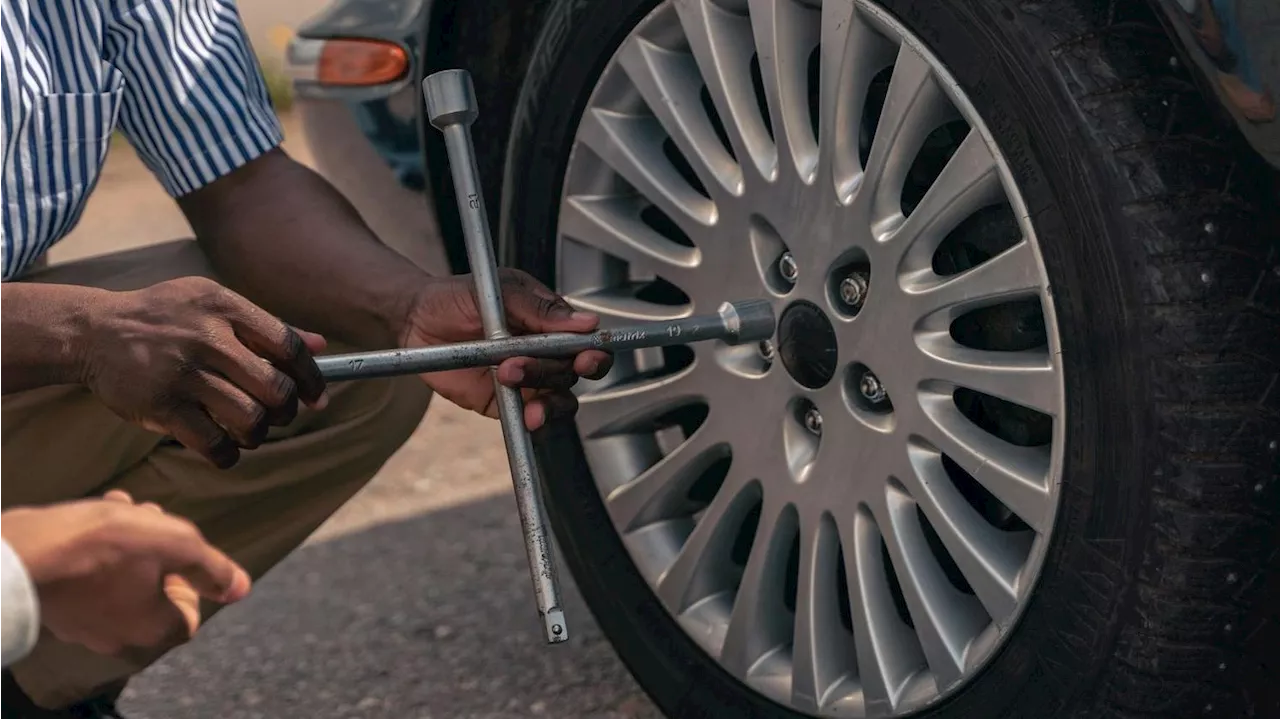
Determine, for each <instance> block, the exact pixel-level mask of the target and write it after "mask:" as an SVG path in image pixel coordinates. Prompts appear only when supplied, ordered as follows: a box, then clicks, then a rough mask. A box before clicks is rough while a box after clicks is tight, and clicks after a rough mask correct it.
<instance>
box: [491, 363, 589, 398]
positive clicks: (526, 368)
mask: <svg viewBox="0 0 1280 719" xmlns="http://www.w3.org/2000/svg"><path fill="white" fill-rule="evenodd" d="M498 381H499V382H501V383H502V384H504V385H506V386H508V387H522V388H530V389H550V390H567V389H569V388H570V387H572V386H573V385H574V384H575V383H577V381H578V376H577V375H576V374H574V373H573V362H572V361H571V360H562V359H542V360H539V359H534V358H532V357H512V358H511V359H508V360H505V361H503V363H502V364H500V365H498Z"/></svg>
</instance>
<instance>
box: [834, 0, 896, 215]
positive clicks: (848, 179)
mask: <svg viewBox="0 0 1280 719" xmlns="http://www.w3.org/2000/svg"><path fill="white" fill-rule="evenodd" d="M821 48H822V49H821V50H820V52H821V63H822V69H821V72H820V73H819V78H820V79H819V85H820V88H821V90H820V92H819V96H818V98H819V99H818V102H819V113H818V114H819V118H820V119H819V121H818V137H819V139H818V147H819V148H820V151H821V153H823V155H824V156H826V157H827V158H829V161H830V163H831V165H830V166H831V171H832V179H833V181H834V184H835V190H836V194H837V196H838V197H840V198H841V199H845V198H847V197H848V195H849V194H850V193H851V192H852V191H853V189H854V182H855V180H856V179H857V178H858V176H859V175H860V173H861V172H862V160H861V158H860V157H859V155H858V133H859V132H860V131H861V129H862V115H863V108H864V107H865V106H866V101H867V90H868V88H869V87H870V86H871V81H872V80H873V79H875V76H876V74H877V73H879V72H880V71H881V70H883V69H884V68H886V67H888V66H889V65H890V64H892V63H893V59H894V56H895V55H896V54H897V48H896V47H895V46H894V45H893V43H891V42H889V41H888V40H887V39H886V38H885V37H884V36H882V35H880V34H879V33H877V32H875V31H874V30H873V29H872V28H871V26H870V25H868V24H867V22H866V21H865V20H863V18H862V15H861V14H860V13H858V12H857V6H856V3H855V2H854V0H825V1H824V2H823V3H822V45H821Z"/></svg>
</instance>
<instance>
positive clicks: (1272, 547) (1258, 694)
mask: <svg viewBox="0 0 1280 719" xmlns="http://www.w3.org/2000/svg"><path fill="white" fill-rule="evenodd" d="M655 4H656V3H655V2H653V0H613V1H611V2H585V1H581V0H577V1H570V0H564V1H561V2H557V3H555V4H554V5H553V7H552V8H551V9H550V10H549V13H548V17H547V20H546V24H545V26H544V29H543V32H542V35H541V38H540V40H539V42H538V45H537V46H536V49H535V52H534V56H533V60H532V63H531V66H530V69H529V72H528V75H527V76H526V78H525V81H524V85H523V88H522V90H521V95H520V97H519V100H518V102H517V106H516V111H515V115H514V120H513V121H514V125H513V131H512V137H511V142H510V148H509V154H508V158H507V163H506V176H505V180H504V188H503V202H504V206H503V212H502V225H501V233H500V243H501V247H500V249H501V251H502V253H503V256H504V259H505V260H506V262H508V263H509V264H513V265H515V266H517V267H520V268H522V269H524V270H526V271H529V272H531V273H532V274H534V275H535V276H537V277H539V278H540V279H542V280H543V281H545V282H548V283H549V284H551V285H553V286H555V285H556V284H557V277H556V271H557V269H556V267H557V263H556V233H557V211H558V204H559V201H560V188H561V185H562V181H563V179H564V173H565V169H566V166H567V162H568V157H567V156H568V154H569V148H570V146H571V145H572V142H573V137H574V131H575V128H576V126H577V122H578V120H579V116H580V114H581V112H582V110H583V107H584V106H585V103H586V102H587V98H588V95H589V94H590V92H591V90H592V88H593V86H594V83H595V81H596V78H597V77H598V75H599V73H600V72H601V70H602V68H603V67H604V66H605V64H606V63H607V62H608V60H609V58H610V57H611V55H612V53H613V52H614V50H615V49H616V48H617V47H618V45H619V43H620V42H621V41H622V40H623V38H624V37H625V36H626V34H627V33H628V32H629V31H630V29H631V28H633V27H634V26H635V25H636V23H638V22H639V21H640V20H641V18H643V17H644V16H645V15H646V14H647V13H648V12H649V10H651V9H652V8H653V7H654V5H655ZM880 4H881V5H882V6H883V7H884V8H885V9H887V10H888V11H889V12H890V13H891V14H892V15H894V16H895V17H896V18H898V19H899V20H900V21H901V22H902V23H903V24H905V25H906V26H907V27H908V28H909V29H910V30H911V31H913V32H914V33H915V34H916V35H917V36H918V37H920V38H921V39H922V40H923V42H924V43H925V44H926V45H927V46H928V48H929V49H930V50H931V51H932V52H933V53H934V54H935V55H936V56H937V57H938V58H940V59H941V60H942V62H943V63H944V64H946V65H947V66H948V67H949V68H950V69H951V72H952V73H953V74H954V75H955V78H956V80H957V81H958V83H959V85H960V87H961V88H962V89H963V91H964V92H965V93H966V94H967V95H968V97H969V99H970V100H971V101H972V103H973V104H974V106H975V107H976V109H977V110H978V112H979V114H980V115H981V116H982V117H983V118H984V119H985V120H986V122H987V123H988V125H989V128H990V130H991V132H992V134H993V135H994V137H995V140H996V142H997V144H998V145H999V147H1000V149H1001V150H1002V152H1003V153H1004V154H1005V156H1006V157H1007V158H1009V160H1010V164H1011V170H1012V173H1013V176H1014V178H1015V180H1016V183H1017V185H1018V186H1019V188H1020V190H1021V192H1022V193H1023V197H1024V198H1025V200H1026V203H1027V206H1028V208H1029V209H1030V212H1031V216H1032V224H1033V225H1034V227H1035V230H1036V234H1037V236H1038V237H1039V241H1040V245H1041V248H1042V252H1043V256H1044V263H1045V267H1046V270H1047V272H1048V275H1049V279H1050V283H1051V286H1052V288H1053V289H1052V295H1053V302H1054V305H1055V307H1056V312H1057V318H1058V324H1059V332H1060V335H1061V343H1062V348H1063V364H1064V373H1065V385H1066V387H1067V402H1068V410H1067V414H1066V416H1067V426H1066V432H1065V438H1066V439H1065V441H1066V456H1065V465H1064V470H1063V475H1062V477H1063V479H1062V484H1063V491H1062V495H1061V503H1060V508H1059V510H1058V512H1059V513H1058V517H1057V521H1056V528H1055V530H1054V533H1053V538H1052V542H1051V544H1050V547H1049V549H1048V554H1047V557H1046V559H1045V564H1044V570H1043V574H1042V575H1041V577H1040V580H1039V583H1038V585H1037V589H1036V590H1035V593H1034V595H1033V596H1032V598H1031V600H1030V604H1029V606H1028V607H1027V609H1026V611H1025V613H1024V614H1023V616H1022V618H1021V620H1020V622H1019V624H1018V625H1017V627H1016V629H1015V631H1014V633H1013V636H1012V638H1011V639H1010V640H1009V641H1008V643H1007V644H1006V645H1005V647H1004V649H1003V650H1002V651H1000V652H999V653H998V655H997V656H996V657H995V658H994V659H993V660H992V661H991V662H990V663H989V664H988V665H987V666H986V668H985V669H984V670H983V671H982V673H981V674H980V675H979V676H978V677H976V678H975V679H974V680H973V681H971V682H969V683H968V684H967V685H966V686H965V687H964V688H963V689H961V690H960V691H959V692H957V693H955V694H954V695H952V696H950V697H948V698H946V699H945V700H944V701H942V702H940V703H938V704H937V705H935V706H933V707H931V708H929V709H927V710H925V711H924V712H922V713H921V714H920V716H927V717H938V718H939V719H942V718H945V719H961V718H977V717H983V718H986V717H1028V718H1032V719H1052V718H1059V717H1183V716H1197V717H1199V716H1225V717H1266V716H1280V703H1277V699H1276V695H1275V694H1274V693H1268V692H1273V691H1274V690H1271V689H1270V685H1271V684H1274V683H1275V677H1276V666H1277V660H1278V656H1277V655H1280V648H1277V647H1280V645H1278V644H1277V643H1276V634H1275V630H1274V629H1273V627H1274V625H1275V622H1274V619H1275V611H1274V610H1273V609H1272V606H1273V605H1274V603H1275V599H1276V598H1277V596H1280V595H1277V593H1276V589H1275V585H1276V572H1275V571H1274V569H1275V568H1274V561H1273V559H1274V556H1275V552H1276V547H1277V546H1280V545H1278V544H1277V539H1280V522H1278V521H1277V520H1278V516H1277V508H1278V506H1277V492H1280V486H1278V484H1280V483H1277V482H1276V479H1277V475H1280V457H1278V456H1277V451H1276V450H1277V440H1280V386H1278V381H1277V378H1278V377H1280V243H1278V242H1277V232H1276V229H1275V228H1277V227H1280V224H1277V219H1276V215H1275V212H1274V208H1275V207H1276V199H1277V195H1276V184H1275V179H1276V178H1275V173H1274V172H1273V171H1272V170H1271V169H1270V168H1266V167H1265V166H1262V165H1261V164H1260V163H1259V162H1255V161H1254V160H1255V159H1256V158H1254V157H1253V156H1252V155H1251V154H1250V152H1249V151H1248V150H1247V149H1246V147H1245V146H1244V145H1243V143H1242V142H1241V140H1240V138H1238V137H1237V136H1236V134H1235V131H1234V130H1233V129H1229V125H1227V124H1225V123H1224V122H1223V120H1222V118H1220V117H1218V116H1217V114H1215V113H1214V112H1213V109H1212V107H1211V106H1210V105H1208V104H1207V103H1206V102H1205V100H1204V98H1203V96H1202V95H1201V94H1200V93H1199V92H1198V90H1197V88H1196V87H1195V85H1194V83H1193V82H1192V80H1191V79H1190V77H1189V75H1188V74H1187V72H1186V71H1185V70H1184V63H1182V62H1180V61H1177V60H1174V58H1175V52H1174V50H1173V46H1172V45H1171V44H1170V43H1169V41H1168V39H1167V37H1166V35H1165V34H1164V31H1163V29H1162V28H1161V26H1160V24H1159V22H1158V21H1157V18H1156V16H1155V15H1154V14H1153V13H1152V11H1151V10H1150V8H1148V7H1147V6H1146V4H1145V3H1141V2H1112V3H1099V2H1089V1H1087V0H1043V1H1039V2H1012V1H1009V2H999V1H997V0H955V1H954V2H947V3H938V2H934V1H933V0H881V2H880ZM538 450H539V454H540V460H541V463H542V466H543V468H544V471H545V477H546V485H547V486H546V492H547V501H548V511H549V513H550V515H551V518H552V522H553V524H554V528H555V531H556V534H557V537H558V539H559V541H560V545H561V548H562V551H563V552H564V556H565V560H566V562H567V564H568V566H569V568H570V570H571V571H572V573H573V576H574V578H575V579H576V581H577V584H578V586H579V587H580V589H581V591H582V594H583V596H584V597H585V599H586V601H587V603H588V605H589V606H590V607H591V610H592V612H593V614H594V615H595V617H596V618H597V620H598V621H599V623H600V625H601V627H602V629H603V631H604V632H605V634H606V635H607V636H608V637H609V639H610V640H611V642H612V643H613V645H614V646H615V648H616V650H617V652H618V654H619V655H620V656H621V658H622V660H623V661H624V662H625V663H626V665H627V666H628V667H629V669H630V671H631V672H632V673H633V674H634V675H635V677H636V678H637V680H638V681H639V683H640V684H641V685H642V686H643V687H644V688H645V690H646V691H647V692H648V693H649V694H650V695H651V696H652V697H653V699H654V701H655V702H656V703H657V704H658V706H659V707H661V709H662V710H663V711H665V712H666V713H667V714H668V715H670V716H672V717H798V716H801V715H800V714H796V713H794V712H791V711H790V710H788V709H785V708H783V707H782V706H780V705H778V704H776V703H773V702H771V701H769V700H767V699H765V698H764V697H763V696H762V695H759V694H757V693H755V692H754V691H752V690H750V689H749V688H747V687H746V686H745V685H743V684H741V683H739V682H738V681H737V680H735V679H734V678H733V677H731V676H730V675H729V674H728V673H726V672H725V671H724V670H723V669H722V668H721V667H720V666H719V665H718V664H717V663H716V662H715V661H713V660H712V659H711V658H710V657H709V656H708V655H707V654H705V653H704V652H703V651H702V650H701V649H699V648H698V646H697V645H696V644H695V643H694V642H693V641H692V640H691V639H690V638H689V637H688V636H687V635H686V634H685V632H684V631H682V630H681V629H680V627H679V626H678V625H677V624H676V622H675V621H673V620H672V618H671V617H670V616H669V614H668V613H667V612H666V611H665V610H664V608H663V607H662V605H661V604H659V602H658V600H657V599H656V598H655V596H654V593H653V591H652V590H651V589H650V587H649V585H648V584H647V583H646V582H645V580H644V579H643V577H642V576H641V574H640V573H639V571H638V570H637V569H636V566H635V565H634V564H633V562H632V561H631V559H630V557H629V556H628V553H627V551H626V550H625V548H624V546H623V544H622V542H621V541H620V539H619V537H618V534H617V532H616V531H615V529H614V527H613V525H612V523H611V521H610V518H609V516H608V514H607V513H606V511H605V509H604V506H603V503H602V501H601V499H600V495H599V492H598V490H597V488H596V485H595V484H594V482H593V479H592V476H591V472H590V469H589V468H588V466H587V463H586V461H585V458H584V454H583V449H582V444H581V442H580V440H579V437H578V434H577V432H576V430H575V428H574V426H572V425H571V424H562V425H556V426H553V427H551V428H548V429H547V430H546V431H545V433H544V434H543V435H542V436H540V437H539V438H538Z"/></svg>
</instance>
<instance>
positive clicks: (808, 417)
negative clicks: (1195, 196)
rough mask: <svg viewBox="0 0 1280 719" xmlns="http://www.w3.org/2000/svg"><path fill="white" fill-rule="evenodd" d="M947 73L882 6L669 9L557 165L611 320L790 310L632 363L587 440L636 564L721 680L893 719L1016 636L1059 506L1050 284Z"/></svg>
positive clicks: (590, 287) (971, 672) (632, 47)
mask: <svg viewBox="0 0 1280 719" xmlns="http://www.w3.org/2000/svg"><path fill="white" fill-rule="evenodd" d="M1027 217H1028V213H1027V212H1026V209H1025V207H1024V203H1023V201H1022V198H1021V196H1020V194H1019V193H1018V191H1017V188H1016V186H1015V184H1014V182H1013V181H1012V177H1011V174H1010V172H1009V170H1008V167H1007V164H1006V162H1005V160H1004V158H1003V156H1002V155H1001V154H1000V152H999V149H998V148H997V146H996V144H995V142H994V141H993V139H992V138H991V135H990V132H989V130H988V129H987V127H986V125H985V124H984V123H983V122H982V120H981V118H980V117H979V116H978V114H977V112H976V111H975V110H974V108H973V105H972V104H971V103H970V102H969V101H968V99H967V98H966V97H965V96H964V94H963V92H962V91H961V90H960V88H959V87H958V86H957V84H956V82H955V81H954V79H953V78H952V77H951V76H950V74H949V73H948V72H947V70H946V68H945V67H944V66H943V65H942V64H941V63H940V62H939V61H938V60H937V59H936V58H935V57H934V56H933V55H932V54H931V53H930V52H929V51H928V50H927V49H926V48H925V47H924V46H923V44H922V43H921V42H920V41H919V40H918V39H916V38H915V37H914V36H913V35H911V33H910V32H909V31H908V30H907V29H906V28H905V27H903V26H902V25H901V23H899V22H898V21H897V20H896V19H894V18H893V17H892V16H891V15H889V14H888V13H887V12H885V11H884V10H882V9H881V8H879V7H878V6H876V5H874V4H872V3H870V2H862V1H861V0H858V1H855V0H838V1H837V0H826V1H825V2H823V3H822V4H821V5H819V4H817V3H816V2H812V3H811V2H807V1H806V2H801V1H800V0H776V1H775V0H759V1H757V0H717V1H716V2H712V0H667V1H666V2H663V3H661V4H659V5H658V6H657V7H656V8H655V9H654V10H653V11H652V12H650V13H649V14H648V15H647V16H646V17H645V18H644V19H643V20H642V21H641V22H640V23H639V24H638V25H637V26H636V27H635V28H634V29H633V30H632V32H631V33H630V34H629V35H628V36H627V37H626V39H625V40H624V41H623V42H622V44H621V45H620V47H619V49H618V50H617V52H616V53H615V55H614V56H613V57H612V58H611V59H610V61H609V62H608V64H607V65H606V66H605V68H604V69H603V71H602V73H601V75H600V77H599V79H598V81H597V84H596V87H595V88H594V90H593V92H592V95H591V97H590V98H589V100H588V102H587V105H586V108H585V109H584V111H583V115H582V117H581V120H580V123H579V127H578V130H577V135H576V138H575V141H574V145H573V149H572V150H571V155H570V158H569V163H568V166H567V170H566V175H565V182H564V187H563V191H562V200H561V206H560V214H559V227H558V245H557V252H558V257H557V259H558V273H557V284H558V289H559V290H560V291H561V292H562V293H564V294H565V295H566V296H567V297H568V298H569V299H570V301H571V302H573V303H574V304H575V305H577V306H579V307H582V308H584V309H590V310H593V311H596V312H599V313H600V314H601V315H602V317H603V321H604V323H605V324H606V325H609V324H611V323H624V322H631V321H635V320H660V319H666V318H671V317H680V316H685V315H688V314H691V313H693V312H695V311H705V310H706V308H708V307H715V306H716V305H718V304H719V303H720V302H722V301H725V300H736V299H745V298H750V297H759V296H763V297H768V298H769V299H771V300H772V301H773V302H774V305H775V309H776V311H777V314H778V316H779V318H780V322H779V331H778V333H777V335H776V336H775V338H774V339H773V340H772V341H771V342H769V343H762V344H761V345H760V346H758V347H757V346H752V347H731V346H727V345H718V344H714V343H700V344H697V345H690V346H688V347H683V348H667V349H648V350H640V351H636V352H634V353H626V354H624V355H620V356H618V358H617V361H616V364H615V368H614V370H613V371H612V372H611V373H610V375H609V376H608V377H606V378H605V379H603V380H600V381H597V382H584V383H582V385H581V386H580V387H579V388H578V390H577V391H578V397H579V400H580V403H581V404H580V409H579V413H578V417H577V427H578V431H579V434H580V436H581V439H582V441H583V447H584V451H585V453H586V456H587V461H588V464H589V466H590V467H591V469H592V472H593V474H594V476H595V480H596V483H597V486H598V489H599V491H600V493H601V497H602V499H603V501H604V504H605V507H606V509H607V510H608V512H609V514H610V516H611V518H612V520H613V522H614V526H615V528H616V529H617V531H618V533H619V535H620V536H621V537H622V539H623V542H624V544H625V545H626V547H627V550H628V553H629V554H630V556H631V558H632V560H633V561H634V563H635V566H636V567H637V569H638V570H639V571H640V573H641V574H642V575H643V576H644V577H645V579H646V581H647V582H648V583H649V585H650V587H651V588H652V589H653V591H654V592H655V594H656V596H657V597H658V599H659V600H660V601H661V603H662V604H663V606H664V607H665V608H666V609H667V611H668V612H669V613H670V614H671V616H672V617H673V618H674V619H675V620H676V621H677V623H678V624H679V625H680V626H681V627H682V628H683V629H684V631H685V632H687V633H688V635H689V636H690V637H691V638H692V639H693V640H694V641H695V642H696V643H697V644H698V645H699V646H701V647H702V649H703V650H704V651H706V652H707V653H708V654H709V655H710V656H711V657H713V658H714V659H715V660H716V661H717V662H718V663H719V664H720V666H721V667H722V668H724V669H725V670H726V671H728V672H729V673H730V674H732V675H733V676H735V677H736V678H738V679H739V680H741V681H742V682H744V683H745V684H747V685H748V686H750V687H751V688H753V689H754V690H756V691H758V692H760V693H761V694H763V695H765V696H767V697H769V698H770V699H772V700H774V701H776V702H778V703H780V704H782V705H784V706H787V707H790V708H792V709H794V710H796V711H800V712H803V713H807V714H811V715H815V716H901V715H905V714H908V713H912V712H914V711H916V710H918V709H920V708H922V707H925V706H928V705H931V704H933V703H935V702H937V701H938V700H940V699H942V698H945V697H946V696H949V695H950V694H952V693H953V692H955V691H956V690H958V689H959V688H961V687H963V686H964V685H965V684H966V683H967V682H968V681H969V680H970V679H972V678H973V677H974V676H975V675H976V674H977V673H978V672H979V671H980V670H981V669H982V668H983V667H984V666H985V664H986V663H987V662H988V661H989V660H990V658H991V657H992V656H993V655H994V654H995V652H996V651H997V650H998V649H999V647H1000V646H1001V645H1002V643H1003V641H1004V640H1006V639H1007V638H1008V636H1009V635H1010V633H1011V631H1012V629H1013V627H1014V626H1015V624H1016V622H1017V620H1018V619H1019V617H1020V616H1021V614H1022V613H1023V611H1024V610H1025V608H1026V604H1027V600H1028V597H1029V595H1030V592H1031V589H1032V588H1033V586H1034V584H1035V581H1036V579H1037V578H1038V576H1039V574H1040V570H1041V568H1042V564H1043V559H1044V554H1045V550H1046V547H1047V544H1048V540H1049V537H1050V536H1051V533H1052V529H1053V523H1054V518H1055V516H1056V512H1057V503H1058V486H1059V477H1060V473H1061V464H1062V445H1063V441H1062V434H1063V417H1064V406H1065V405H1064V391H1063V381H1062V367H1061V362H1060V350H1059V340H1058V333H1057V324H1056V320H1055V316H1054V313H1053V304H1052V300H1051V297H1050V295H1049V283H1048V280H1047V276H1046V273H1045V270H1044V265H1043V261H1042V259H1041V256H1040V252H1039V248H1038V245H1037V243H1036V237H1035V233H1034V230H1033V228H1032V227H1031V225H1030V222H1029V221H1028V220H1027V219H1026V218H1027Z"/></svg>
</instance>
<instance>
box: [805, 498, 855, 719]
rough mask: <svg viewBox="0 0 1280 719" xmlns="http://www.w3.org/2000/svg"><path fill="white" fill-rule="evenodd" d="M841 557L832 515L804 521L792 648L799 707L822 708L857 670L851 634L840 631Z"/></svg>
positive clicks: (838, 539)
mask: <svg viewBox="0 0 1280 719" xmlns="http://www.w3.org/2000/svg"><path fill="white" fill-rule="evenodd" d="M839 561H840V535H839V533H838V531H837V529H836V526H835V523H834V522H833V521H832V520H831V518H830V517H823V518H822V519H820V520H816V521H813V520H810V522H809V523H808V524H807V525H806V524H802V526H801V534H800V574H799V577H798V580H797V582H796V618H795V633H794V636H795V639H794V643H793V645H792V651H791V656H792V671H791V701H792V703H793V704H794V705H795V706H796V708H797V709H801V710H805V709H808V710H810V711H813V710H817V709H819V708H821V707H822V706H823V705H824V704H825V701H824V700H825V698H826V696H827V694H828V692H829V690H830V689H831V688H832V687H833V686H834V685H835V683H836V682H838V681H839V680H840V678H841V677H842V676H843V675H845V674H847V673H850V672H851V670H853V669H854V668H855V664H854V661H853V653H852V652H851V651H850V649H849V646H848V641H849V639H850V638H851V637H850V636H848V635H846V634H845V633H844V632H843V631H840V630H841V629H842V627H841V624H840V607H839V606H838V601H839V589H840V588H839V587H838V586H837V581H836V570H837V563H838V562H839Z"/></svg>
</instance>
